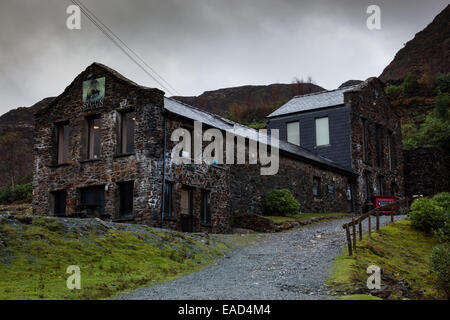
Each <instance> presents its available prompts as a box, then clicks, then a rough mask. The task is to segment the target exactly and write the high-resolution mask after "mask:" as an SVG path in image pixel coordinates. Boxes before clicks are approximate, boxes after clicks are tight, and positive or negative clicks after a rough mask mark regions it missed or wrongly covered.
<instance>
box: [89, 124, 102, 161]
mask: <svg viewBox="0 0 450 320" xmlns="http://www.w3.org/2000/svg"><path fill="white" fill-rule="evenodd" d="M87 122H88V145H87V149H88V159H99V158H100V143H101V142H100V138H101V136H100V134H101V119H100V116H95V117H91V118H88V119H87Z"/></svg>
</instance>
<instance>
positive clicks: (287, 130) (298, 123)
mask: <svg viewBox="0 0 450 320" xmlns="http://www.w3.org/2000/svg"><path fill="white" fill-rule="evenodd" d="M292 124H297V138H298V144H297V143H294V142H291V141H289V125H292ZM286 141H287V142H289V143H291V144H294V145H296V146H300V145H301V139H300V121H299V120H297V121H290V122H286Z"/></svg>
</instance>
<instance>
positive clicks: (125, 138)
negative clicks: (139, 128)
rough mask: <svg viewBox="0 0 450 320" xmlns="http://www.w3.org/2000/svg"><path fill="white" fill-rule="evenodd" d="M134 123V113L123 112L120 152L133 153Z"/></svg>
mask: <svg viewBox="0 0 450 320" xmlns="http://www.w3.org/2000/svg"><path fill="white" fill-rule="evenodd" d="M135 122H136V113H135V112H134V111H133V112H125V113H123V114H122V126H121V139H122V145H121V152H122V153H133V152H134V128H135Z"/></svg>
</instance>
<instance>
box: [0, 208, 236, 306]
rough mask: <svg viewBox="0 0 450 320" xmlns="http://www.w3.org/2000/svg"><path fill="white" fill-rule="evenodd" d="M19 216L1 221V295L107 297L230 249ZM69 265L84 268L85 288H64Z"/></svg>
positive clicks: (187, 238)
mask: <svg viewBox="0 0 450 320" xmlns="http://www.w3.org/2000/svg"><path fill="white" fill-rule="evenodd" d="M17 219H19V218H17ZM17 219H13V220H7V219H3V220H0V299H107V298H111V297H114V296H116V295H118V294H119V293H123V292H127V291H130V290H132V289H136V288H138V287H140V286H144V285H151V284H156V283H158V282H161V281H167V280H170V279H173V278H175V277H179V276H181V275H184V274H187V273H190V272H194V271H197V270H199V269H201V268H203V267H204V266H206V265H208V264H210V263H212V262H213V261H214V259H216V258H217V257H219V256H222V255H223V253H224V251H226V250H229V246H227V245H224V244H222V243H216V242H215V241H209V240H203V241H202V238H201V237H198V236H197V237H195V236H191V235H186V234H183V233H179V232H163V231H161V230H156V229H152V228H148V227H144V226H142V228H141V229H139V230H142V232H141V231H139V232H137V231H136V232H134V230H133V232H129V231H115V230H108V229H106V228H105V229H104V230H102V231H99V227H98V226H97V228H96V229H92V228H90V227H89V228H87V227H85V226H82V227H80V228H75V229H74V230H68V229H67V227H64V226H63V225H61V224H60V222H59V221H57V220H56V219H52V218H43V217H34V218H33V221H32V223H29V222H24V223H21V222H20V221H19V220H17ZM70 265H78V266H79V267H80V268H81V290H68V289H67V287H66V280H67V278H68V277H69V274H67V273H66V269H67V267H68V266H70Z"/></svg>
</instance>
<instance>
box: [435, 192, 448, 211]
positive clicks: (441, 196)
mask: <svg viewBox="0 0 450 320" xmlns="http://www.w3.org/2000/svg"><path fill="white" fill-rule="evenodd" d="M433 202H434V203H435V204H437V205H438V206H440V207H442V208H444V210H445V213H446V214H450V193H448V192H441V193H438V194H436V195H435V196H434V197H433Z"/></svg>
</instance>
